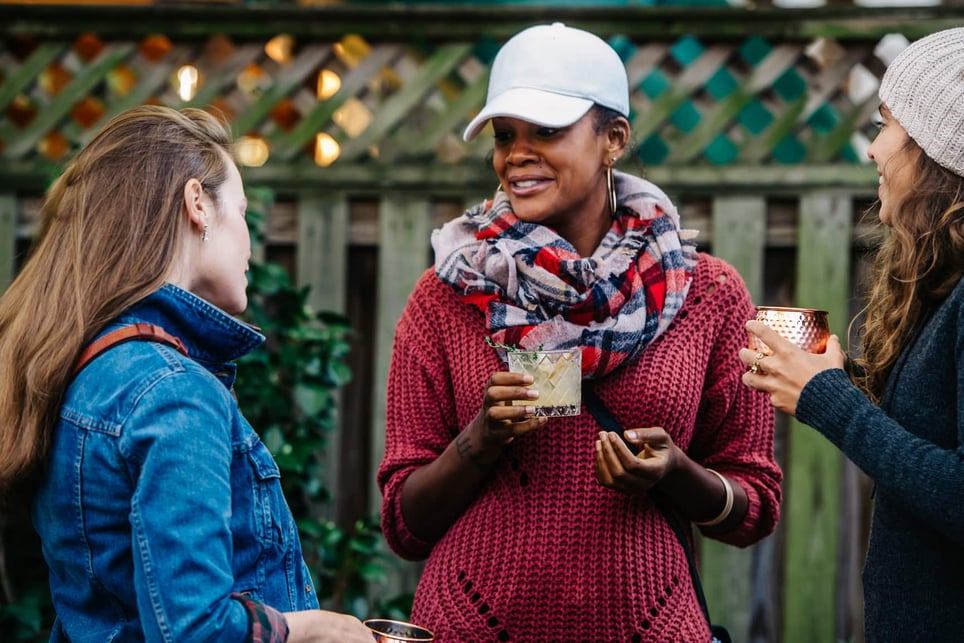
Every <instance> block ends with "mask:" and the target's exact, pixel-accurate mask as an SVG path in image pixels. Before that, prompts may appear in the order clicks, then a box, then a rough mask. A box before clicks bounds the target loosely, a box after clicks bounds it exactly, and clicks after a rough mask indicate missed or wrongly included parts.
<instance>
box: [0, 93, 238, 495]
mask: <svg viewBox="0 0 964 643" xmlns="http://www.w3.org/2000/svg"><path fill="white" fill-rule="evenodd" d="M229 155H230V136H229V134H228V131H227V129H226V127H225V125H224V124H223V123H222V122H221V121H219V120H218V119H217V118H215V117H214V116H212V115H211V114H208V113H207V112H204V111H201V110H197V109H185V110H181V111H178V110H174V109H170V108H167V107H155V106H143V107H137V108H134V109H131V110H128V111H126V112H124V113H122V114H120V115H118V116H116V117H114V118H113V119H112V120H111V121H110V122H109V123H108V124H107V125H106V126H105V127H104V128H103V129H102V130H101V131H100V132H99V133H98V134H97V136H96V137H95V138H94V139H93V140H92V141H91V142H90V143H89V144H88V145H87V146H86V147H85V148H84V149H83V150H81V151H80V153H79V154H78V155H77V157H76V158H75V159H74V160H73V161H72V162H71V163H70V164H69V165H68V167H67V168H66V170H65V171H64V173H63V174H62V175H61V176H60V178H58V179H57V181H56V182H55V183H54V184H53V185H52V186H51V188H50V190H49V191H48V194H47V198H46V200H45V202H44V205H43V209H42V211H41V217H42V218H41V227H40V233H39V235H38V237H37V239H36V241H35V243H34V247H33V250H32V252H31V256H30V258H29V259H28V261H27V262H26V264H25V265H24V267H23V270H22V271H21V272H20V274H19V275H18V276H17V278H16V279H15V280H14V282H13V283H12V284H11V286H10V287H9V288H8V289H7V291H6V292H5V293H4V294H3V296H2V297H0V373H2V375H0V497H2V496H3V495H4V494H5V493H9V492H10V491H11V490H12V489H13V488H14V487H19V486H20V485H21V483H26V482H29V480H30V479H31V478H32V477H33V476H34V475H35V474H37V473H38V471H39V469H40V467H41V465H42V463H43V461H44V460H45V456H46V453H47V450H48V446H49V443H50V437H51V431H52V430H53V427H54V424H55V422H56V419H57V416H58V413H59V407H60V402H61V399H62V397H63V393H64V390H65V389H66V387H67V385H68V383H69V380H70V377H71V371H72V365H73V364H74V362H75V360H76V359H77V357H78V355H79V354H80V352H81V350H82V349H83V347H84V346H85V345H86V344H87V343H89V342H90V341H91V340H92V339H93V337H94V336H95V335H96V334H97V332H98V331H99V330H100V329H102V328H103V327H104V326H105V325H106V324H107V323H108V322H109V321H110V320H112V319H113V318H115V317H116V316H117V315H118V314H120V313H121V312H122V311H124V310H125V309H127V308H128V307H130V306H131V305H132V304H134V303H135V302H137V301H138V300H140V299H142V298H144V297H145V296H147V295H148V294H150V293H151V292H153V291H155V290H157V289H158V288H159V287H160V286H161V285H162V284H163V283H164V281H165V278H166V277H167V275H168V274H169V273H170V272H171V269H172V266H173V264H174V262H175V260H176V257H177V253H178V250H179V248H180V247H181V244H182V243H183V240H182V237H183V236H185V233H184V230H185V229H186V226H185V225H183V216H182V208H183V191H184V185H185V184H186V183H187V181H188V180H189V179H191V178H196V179H197V180H198V181H200V182H201V184H202V186H204V189H205V191H206V192H208V193H209V194H210V195H211V196H212V198H214V199H217V194H218V188H219V187H220V186H221V185H222V184H223V183H224V181H225V180H226V178H227V176H228V174H227V164H228V163H230V162H231V161H230V158H231V157H230V156H229Z"/></svg>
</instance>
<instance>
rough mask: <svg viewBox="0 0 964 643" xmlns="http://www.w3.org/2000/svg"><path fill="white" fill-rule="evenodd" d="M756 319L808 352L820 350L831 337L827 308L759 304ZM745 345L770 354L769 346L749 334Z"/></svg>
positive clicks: (819, 351) (825, 347)
mask: <svg viewBox="0 0 964 643" xmlns="http://www.w3.org/2000/svg"><path fill="white" fill-rule="evenodd" d="M756 320H757V321H761V322H763V323H764V324H766V325H767V326H769V327H770V328H772V329H773V330H775V331H777V332H778V333H780V334H781V335H782V336H783V337H785V338H786V339H788V340H790V341H791V342H793V343H794V344H795V345H797V346H799V347H800V348H802V349H803V350H805V351H807V352H808V353H823V352H824V351H826V350H827V340H828V339H830V327H829V326H828V323H827V311H826V310H818V309H816V308H788V307H785V306H758V307H757V309H756ZM747 346H748V347H749V348H750V349H752V350H755V351H758V352H760V353H763V354H764V355H770V354H772V353H773V351H772V350H770V347H769V346H767V345H766V344H765V343H763V342H762V341H760V339H759V338H758V337H757V336H756V335H753V334H751V335H750V337H749V342H748V343H747Z"/></svg>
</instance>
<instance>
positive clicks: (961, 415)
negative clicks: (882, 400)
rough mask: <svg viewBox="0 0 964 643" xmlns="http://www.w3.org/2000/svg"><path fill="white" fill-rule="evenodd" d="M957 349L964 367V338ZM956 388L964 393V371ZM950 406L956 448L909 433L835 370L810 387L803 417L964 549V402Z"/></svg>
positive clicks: (819, 376)
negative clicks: (953, 421) (955, 420)
mask: <svg viewBox="0 0 964 643" xmlns="http://www.w3.org/2000/svg"><path fill="white" fill-rule="evenodd" d="M955 350H956V363H957V364H964V339H962V338H959V339H958V343H957V346H956V347H955ZM956 386H957V391H964V373H962V371H961V370H958V372H957V373H956ZM959 395H960V393H958V396H959ZM944 402H945V403H946V402H950V403H952V404H955V405H956V406H957V410H956V416H957V426H956V433H957V444H956V445H939V444H935V443H934V442H932V441H930V440H928V439H925V438H921V437H918V436H917V435H915V434H913V433H911V432H909V431H908V430H907V429H906V428H904V427H903V426H901V425H900V424H899V423H898V422H897V421H896V420H894V419H893V418H891V417H889V416H888V415H887V414H886V413H885V412H884V411H883V410H882V409H881V408H880V407H878V406H876V405H874V404H873V403H871V402H870V400H868V399H867V397H865V396H864V394H863V393H862V392H861V391H860V390H859V389H857V388H856V387H855V386H854V385H853V384H852V383H851V381H850V379H849V378H848V376H847V374H846V373H845V372H844V371H842V370H840V369H832V370H826V371H822V372H820V373H818V374H817V375H816V376H814V377H813V378H812V379H811V380H810V381H809V382H808V383H807V385H806V386H805V387H804V389H803V391H802V392H801V394H800V400H799V401H798V403H797V419H799V420H800V421H801V422H804V423H806V424H808V425H810V426H811V427H813V428H815V429H816V430H817V431H819V432H820V433H822V434H823V435H824V436H825V437H826V438H827V439H828V440H830V442H832V443H833V444H834V445H835V446H836V447H837V448H839V449H840V450H841V451H842V452H843V453H844V454H845V455H846V456H847V457H848V458H850V459H851V460H852V461H853V462H854V464H856V465H857V466H858V467H860V468H861V469H862V470H863V471H864V472H865V473H866V474H867V475H868V476H870V478H872V479H873V480H874V482H875V483H876V484H877V485H878V487H879V489H880V490H886V492H887V493H888V494H889V495H891V496H892V497H894V498H896V499H897V500H898V501H899V502H900V503H901V506H902V507H903V509H904V510H905V511H906V512H908V513H909V514H911V515H914V516H916V517H917V518H918V519H919V520H920V521H921V522H922V523H925V524H927V525H930V526H931V528H933V529H936V530H938V531H940V532H941V533H942V534H944V536H945V537H947V538H948V539H950V540H952V541H954V542H956V543H958V544H959V545H964V505H962V504H961V502H960V499H961V498H962V497H964V447H962V444H964V408H962V405H961V404H960V403H959V400H945V401H944Z"/></svg>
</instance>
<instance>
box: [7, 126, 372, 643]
mask: <svg viewBox="0 0 964 643" xmlns="http://www.w3.org/2000/svg"><path fill="white" fill-rule="evenodd" d="M245 208H246V201H245V197H244V190H243V186H242V183H241V176H240V174H239V173H238V169H237V167H236V166H235V164H234V162H233V161H232V159H231V156H230V140H229V137H228V133H227V131H226V129H225V127H224V125H223V124H222V123H220V122H219V121H218V120H216V119H215V118H214V117H212V116H211V115H209V114H207V113H205V112H203V111H200V110H183V111H176V110H172V109H169V108H163V107H139V108H136V109H133V110H129V111H127V112H125V113H123V114H121V115H119V116H117V117H116V118H114V119H113V120H112V121H111V122H110V123H108V124H107V126H106V127H105V128H104V129H103V131H101V132H100V133H99V134H98V135H97V137H96V138H94V139H93V140H92V141H91V143H90V144H89V145H88V146H87V147H86V148H85V149H84V150H83V151H81V152H80V154H79V155H78V157H77V158H76V160H75V161H73V162H72V163H71V164H70V166H69V167H68V168H67V169H66V171H65V172H64V174H63V176H61V177H60V178H59V179H58V180H57V181H56V182H55V183H54V185H53V186H52V188H51V189H50V192H49V194H48V197H47V200H46V203H45V204H44V207H43V212H42V216H43V224H42V225H43V228H42V230H41V234H40V237H39V240H38V243H37V246H36V248H35V251H34V252H33V255H32V256H31V258H30V260H29V261H28V262H27V264H26V265H25V266H24V268H23V270H22V272H21V273H20V275H19V277H18V278H17V279H16V280H15V281H14V283H13V284H12V285H11V286H10V288H9V290H8V291H7V292H6V293H5V294H4V295H3V297H2V298H0V371H2V372H3V373H4V377H3V378H0V491H2V492H4V494H5V495H7V496H8V497H9V496H10V494H12V493H13V492H17V491H21V490H27V491H29V492H30V494H31V495H32V501H33V505H32V506H33V517H34V524H35V527H36V529H37V531H38V533H39V534H40V538H41V541H42V544H43V553H44V557H45V559H46V561H47V563H48V566H49V569H50V589H51V594H52V597H53V603H54V607H55V608H56V611H57V622H56V623H55V625H54V628H53V632H52V635H51V640H54V641H66V640H69V641H98V642H99V641H135V640H148V641H284V640H288V641H302V640H303V641H371V634H370V633H369V632H368V630H367V629H366V628H365V626H364V625H362V624H361V623H360V622H359V621H358V620H357V619H355V618H353V617H350V616H347V615H343V614H337V613H333V612H326V611H322V610H319V609H318V601H317V598H316V596H315V594H314V590H313V587H312V582H311V579H310V576H309V574H308V570H307V568H306V566H305V563H304V560H303V558H302V554H301V545H300V543H299V540H298V532H297V529H296V527H295V524H294V521H293V518H292V516H291V512H290V511H289V509H288V507H287V505H286V503H285V500H284V497H283V496H282V492H281V484H280V478H279V473H278V468H277V466H276V464H275V462H274V460H273V459H272V457H271V455H270V453H268V450H267V449H266V448H265V446H264V444H263V443H262V442H261V440H260V439H259V438H258V436H257V435H256V434H255V432H254V431H253V430H252V428H251V425H250V424H248V422H247V421H246V420H245V419H244V417H243V416H242V415H241V412H240V410H239V409H238V405H237V402H236V401H235V399H234V397H233V395H232V391H231V387H232V384H233V381H234V373H235V371H234V365H233V363H232V362H233V361H234V360H236V359H237V358H239V357H240V356H242V355H244V354H245V353H247V352H248V351H251V350H253V349H254V348H256V347H257V346H259V345H260V344H261V343H262V342H263V341H264V337H262V336H261V335H260V334H259V333H257V332H255V331H254V330H252V329H251V328H249V327H248V326H245V325H244V324H242V323H240V322H238V321H236V320H235V319H234V318H233V317H232V316H231V315H234V314H238V313H240V312H242V311H243V310H244V308H245V307H246V305H247V299H246V294H245V289H246V285H247V280H246V276H245V272H246V270H247V263H248V259H249V257H250V254H251V248H250V238H249V236H248V230H247V225H246V224H245V220H244V215H245ZM137 323H141V324H151V325H154V326H155V327H159V328H161V329H163V331H166V333H167V334H169V335H171V336H173V337H176V338H177V340H176V342H175V343H176V344H178V345H177V346H176V347H172V346H169V345H165V344H163V343H158V342H155V341H133V342H126V343H123V344H120V345H117V346H115V347H113V348H112V349H111V350H109V351H106V352H104V353H103V354H101V355H100V356H98V357H97V358H96V359H93V360H91V361H90V362H89V363H87V364H86V365H85V366H83V368H81V369H80V370H79V371H78V372H76V373H75V372H74V370H75V369H73V368H71V365H73V364H76V363H77V360H78V356H79V355H80V354H81V351H82V350H83V349H84V348H85V347H86V346H88V345H90V344H91V342H93V341H94V340H95V339H97V338H98V337H99V336H103V335H105V334H106V333H108V332H110V331H113V330H116V329H118V328H122V327H126V326H129V325H132V324H137Z"/></svg>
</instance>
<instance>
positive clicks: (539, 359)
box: [508, 348, 582, 417]
mask: <svg viewBox="0 0 964 643" xmlns="http://www.w3.org/2000/svg"><path fill="white" fill-rule="evenodd" d="M508 359H509V370H510V371H512V372H513V373H527V374H528V375H531V376H532V384H531V385H530V386H529V388H533V389H535V390H537V391H539V399H537V400H527V401H526V402H524V404H525V405H526V406H534V407H535V409H536V412H535V415H536V416H537V417H564V416H569V415H579V411H580V409H581V408H582V351H581V350H580V349H579V348H567V349H563V350H553V351H528V350H524V349H522V350H514V351H509V352H508ZM516 404H519V402H516Z"/></svg>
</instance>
